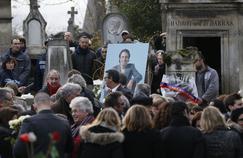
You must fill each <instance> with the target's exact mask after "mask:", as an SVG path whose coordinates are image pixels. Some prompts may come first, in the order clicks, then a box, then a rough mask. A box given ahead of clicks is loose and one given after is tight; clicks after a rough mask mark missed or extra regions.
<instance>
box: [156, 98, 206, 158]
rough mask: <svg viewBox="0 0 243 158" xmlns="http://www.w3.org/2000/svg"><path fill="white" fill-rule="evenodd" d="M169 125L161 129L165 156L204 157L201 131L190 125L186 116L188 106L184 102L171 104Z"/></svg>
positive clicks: (176, 157) (166, 157)
mask: <svg viewBox="0 0 243 158" xmlns="http://www.w3.org/2000/svg"><path fill="white" fill-rule="evenodd" d="M171 113H172V120H171V122H170V125H169V126H168V127H166V128H164V129H162V130H161V138H162V150H163V155H164V157H165V158H178V157H180V158H200V157H204V140H203V136H202V133H201V132H200V131H199V130H198V129H196V128H193V127H191V126H190V123H189V120H188V118H187V117H186V116H187V115H188V114H187V113H188V108H187V107H186V104H185V103H182V102H175V103H173V104H172V110H171Z"/></svg>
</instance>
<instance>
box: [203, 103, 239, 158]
mask: <svg viewBox="0 0 243 158" xmlns="http://www.w3.org/2000/svg"><path fill="white" fill-rule="evenodd" d="M200 124H201V128H202V131H203V133H204V137H205V140H206V155H207V158H241V157H243V155H242V154H243V152H242V150H243V146H242V143H241V139H240V136H239V134H238V133H237V132H235V131H233V130H230V129H229V128H228V127H227V126H226V124H225V119H224V116H223V114H222V113H220V111H219V110H218V109H217V108H215V107H213V106H209V107H207V108H205V109H204V110H203V112H202V117H201V122H200Z"/></svg>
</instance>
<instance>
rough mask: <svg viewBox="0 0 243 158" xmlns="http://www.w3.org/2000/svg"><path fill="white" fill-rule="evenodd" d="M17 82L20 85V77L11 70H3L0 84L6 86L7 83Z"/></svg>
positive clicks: (0, 75)
mask: <svg viewBox="0 0 243 158" xmlns="http://www.w3.org/2000/svg"><path fill="white" fill-rule="evenodd" d="M10 82H13V83H16V84H17V85H18V86H19V85H20V81H19V79H18V77H17V76H16V75H15V74H14V72H13V71H11V70H3V71H2V72H1V73H0V86H1V87H4V86H5V85H6V84H7V83H10Z"/></svg>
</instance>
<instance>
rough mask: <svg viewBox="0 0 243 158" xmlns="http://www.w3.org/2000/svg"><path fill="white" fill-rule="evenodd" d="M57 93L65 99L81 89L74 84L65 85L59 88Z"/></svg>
mask: <svg viewBox="0 0 243 158" xmlns="http://www.w3.org/2000/svg"><path fill="white" fill-rule="evenodd" d="M59 92H60V95H61V97H67V96H69V95H71V94H73V93H76V92H81V87H80V85H78V84H75V83H66V84H64V85H63V86H62V87H61V88H60V91H59ZM59 92H58V93H59Z"/></svg>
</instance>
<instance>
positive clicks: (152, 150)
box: [123, 129, 161, 158]
mask: <svg viewBox="0 0 243 158" xmlns="http://www.w3.org/2000/svg"><path fill="white" fill-rule="evenodd" d="M123 134H124V135H125V140H124V142H123V151H124V156H125V158H135V157H137V158H161V153H160V151H161V146H160V145H161V139H160V135H159V132H156V131H155V130H153V129H145V130H143V131H140V132H137V131H128V130H127V129H125V130H123Z"/></svg>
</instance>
